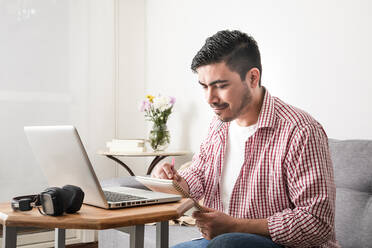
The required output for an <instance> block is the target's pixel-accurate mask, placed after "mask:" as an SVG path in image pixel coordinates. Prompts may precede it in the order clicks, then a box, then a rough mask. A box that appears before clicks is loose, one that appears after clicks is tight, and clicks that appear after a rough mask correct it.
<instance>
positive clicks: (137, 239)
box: [116, 224, 145, 248]
mask: <svg viewBox="0 0 372 248" xmlns="http://www.w3.org/2000/svg"><path fill="white" fill-rule="evenodd" d="M116 230H119V231H121V232H125V233H129V247H130V248H143V246H144V236H145V225H143V224H142V225H136V226H130V227H120V228H116Z"/></svg>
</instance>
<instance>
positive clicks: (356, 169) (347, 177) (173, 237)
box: [99, 139, 372, 248]
mask: <svg viewBox="0 0 372 248" xmlns="http://www.w3.org/2000/svg"><path fill="white" fill-rule="evenodd" d="M329 147H330V151H331V158H332V161H333V166H334V173H335V183H336V188H337V193H336V218H335V222H336V238H337V240H338V241H339V243H340V245H341V247H342V248H372V141H368V140H344V141H340V140H332V139H330V140H329ZM127 183H128V181H127V180H125V179H123V181H122V183H121V184H122V185H125V184H127ZM169 237H170V238H169V245H170V246H172V245H174V244H177V243H179V242H183V241H188V240H191V239H192V238H196V237H200V234H199V232H198V231H197V229H196V228H195V227H181V226H170V230H169ZM128 244H129V237H128V235H127V234H124V233H121V232H118V231H115V230H104V231H100V233H99V247H101V248H117V247H128ZM155 244H156V241H155V227H154V226H146V228H145V247H149V248H150V247H155Z"/></svg>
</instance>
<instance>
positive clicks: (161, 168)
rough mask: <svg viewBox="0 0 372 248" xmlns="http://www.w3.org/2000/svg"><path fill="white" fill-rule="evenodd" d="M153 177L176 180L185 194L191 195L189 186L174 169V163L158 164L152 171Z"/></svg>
mask: <svg viewBox="0 0 372 248" xmlns="http://www.w3.org/2000/svg"><path fill="white" fill-rule="evenodd" d="M151 177H156V178H160V179H171V180H175V181H177V183H178V184H179V185H180V186H181V187H182V188H183V190H184V191H185V192H187V193H189V186H188V185H187V183H186V181H185V179H183V178H182V177H181V176H180V174H178V172H177V171H176V169H175V168H174V163H172V164H169V163H164V164H158V165H157V166H155V168H154V170H153V171H152V173H151Z"/></svg>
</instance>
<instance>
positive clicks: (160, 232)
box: [156, 221, 169, 248]
mask: <svg viewBox="0 0 372 248" xmlns="http://www.w3.org/2000/svg"><path fill="white" fill-rule="evenodd" d="M168 247H169V222H168V221H162V222H157V223H156V248H168Z"/></svg>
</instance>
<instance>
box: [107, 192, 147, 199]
mask: <svg viewBox="0 0 372 248" xmlns="http://www.w3.org/2000/svg"><path fill="white" fill-rule="evenodd" d="M103 193H104V194H105V197H106V199H107V201H109V202H122V201H133V200H144V199H146V198H144V197H140V196H135V195H128V194H124V193H116V192H111V191H103Z"/></svg>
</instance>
